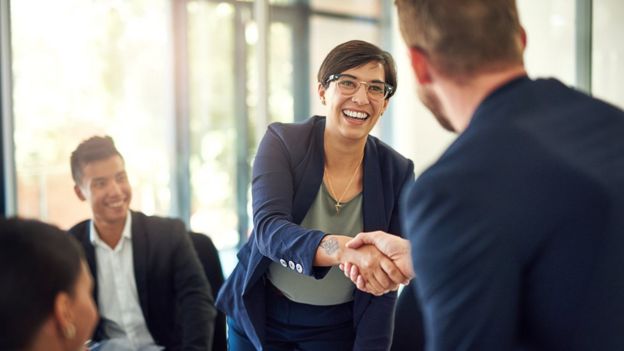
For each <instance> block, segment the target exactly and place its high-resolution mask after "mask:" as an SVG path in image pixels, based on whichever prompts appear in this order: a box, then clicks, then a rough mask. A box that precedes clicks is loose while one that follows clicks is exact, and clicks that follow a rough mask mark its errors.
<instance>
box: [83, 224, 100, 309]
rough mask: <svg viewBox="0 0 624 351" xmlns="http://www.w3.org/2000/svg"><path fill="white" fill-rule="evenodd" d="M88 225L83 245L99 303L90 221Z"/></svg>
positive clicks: (94, 296) (94, 292)
mask: <svg viewBox="0 0 624 351" xmlns="http://www.w3.org/2000/svg"><path fill="white" fill-rule="evenodd" d="M86 223H87V225H85V227H84V235H83V236H82V247H83V248H84V251H85V256H86V259H87V265H89V270H90V271H91V275H93V300H95V304H96V305H97V304H98V283H97V281H98V280H97V266H96V263H95V247H94V246H93V243H91V238H90V236H89V227H90V226H89V223H90V222H89V221H87V222H86Z"/></svg>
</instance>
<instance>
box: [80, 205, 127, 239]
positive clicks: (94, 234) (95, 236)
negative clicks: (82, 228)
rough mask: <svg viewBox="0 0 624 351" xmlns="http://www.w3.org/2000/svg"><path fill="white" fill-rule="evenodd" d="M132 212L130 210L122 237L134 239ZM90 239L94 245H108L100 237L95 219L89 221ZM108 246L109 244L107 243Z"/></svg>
mask: <svg viewBox="0 0 624 351" xmlns="http://www.w3.org/2000/svg"><path fill="white" fill-rule="evenodd" d="M131 228H132V214H131V213H130V211H128V214H127V215H126V223H125V224H124V228H123V230H122V231H121V238H122V239H123V238H126V239H132V230H131ZM89 240H90V241H91V244H93V245H100V246H102V245H106V243H104V241H103V240H102V239H101V238H100V236H99V235H98V233H97V230H96V229H95V224H93V220H90V221H89ZM106 246H108V245H106Z"/></svg>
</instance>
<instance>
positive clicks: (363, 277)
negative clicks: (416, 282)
mask: <svg viewBox="0 0 624 351" xmlns="http://www.w3.org/2000/svg"><path fill="white" fill-rule="evenodd" d="M342 260H343V261H344V262H345V263H343V264H341V267H342V266H343V265H344V264H350V265H352V266H353V267H358V268H359V270H358V275H359V277H360V282H359V283H358V282H357V281H354V283H355V284H356V285H357V287H358V289H360V290H363V291H366V292H368V293H371V294H373V295H376V296H379V295H383V294H386V293H387V292H389V291H394V290H397V289H398V288H399V284H398V283H397V282H395V281H398V282H402V281H404V280H405V279H407V278H406V277H405V276H403V274H402V273H401V271H400V270H399V268H398V267H396V265H395V264H394V263H393V262H392V260H390V259H389V258H388V257H387V256H386V255H384V254H383V253H382V252H380V251H379V250H378V249H377V248H376V247H375V246H374V245H363V246H360V247H359V248H357V249H349V248H346V250H345V252H344V255H343V257H342Z"/></svg>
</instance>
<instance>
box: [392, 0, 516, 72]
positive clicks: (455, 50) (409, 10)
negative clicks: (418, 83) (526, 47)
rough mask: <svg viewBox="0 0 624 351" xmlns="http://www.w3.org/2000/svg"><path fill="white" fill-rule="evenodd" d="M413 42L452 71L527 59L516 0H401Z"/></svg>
mask: <svg viewBox="0 0 624 351" xmlns="http://www.w3.org/2000/svg"><path fill="white" fill-rule="evenodd" d="M396 6H397V9H398V14H399V25H400V28H401V33H402V34H403V38H404V40H405V42H406V43H407V45H408V46H409V47H412V48H417V49H419V50H421V51H423V52H424V53H425V54H426V55H427V56H428V57H429V58H430V59H431V60H432V63H433V64H434V65H435V66H436V67H437V68H438V69H440V70H441V71H442V72H444V73H446V74H447V75H449V76H456V77H457V76H471V75H474V74H476V73H479V72H481V71H484V70H496V69H499V68H504V67H507V66H510V65H514V64H522V52H523V45H522V43H521V42H520V40H519V38H520V36H519V34H520V33H521V31H522V28H521V26H520V21H519V18H518V10H517V8H516V2H515V0H396Z"/></svg>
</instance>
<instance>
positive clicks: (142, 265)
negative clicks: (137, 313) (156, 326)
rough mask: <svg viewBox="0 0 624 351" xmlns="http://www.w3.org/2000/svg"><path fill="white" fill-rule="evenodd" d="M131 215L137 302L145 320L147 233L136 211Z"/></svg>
mask: <svg viewBox="0 0 624 351" xmlns="http://www.w3.org/2000/svg"><path fill="white" fill-rule="evenodd" d="M130 213H131V215H132V257H133V262H134V279H135V280H136V285H137V293H138V295H139V303H140V304H141V310H143V316H144V317H145V320H149V311H148V308H147V306H148V304H147V299H148V296H147V290H148V289H147V255H148V249H147V245H148V242H147V233H146V228H145V223H143V218H141V216H139V215H138V214H137V213H136V212H134V211H132V212H130Z"/></svg>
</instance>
